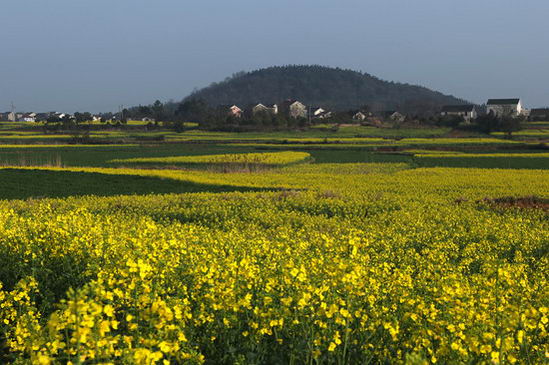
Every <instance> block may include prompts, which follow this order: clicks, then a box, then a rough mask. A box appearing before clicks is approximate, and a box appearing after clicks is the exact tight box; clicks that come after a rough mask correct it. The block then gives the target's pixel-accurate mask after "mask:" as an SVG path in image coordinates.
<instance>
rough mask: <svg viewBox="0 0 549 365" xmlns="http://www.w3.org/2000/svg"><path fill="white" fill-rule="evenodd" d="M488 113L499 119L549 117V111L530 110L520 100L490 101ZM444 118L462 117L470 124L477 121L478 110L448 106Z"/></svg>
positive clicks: (473, 106)
mask: <svg viewBox="0 0 549 365" xmlns="http://www.w3.org/2000/svg"><path fill="white" fill-rule="evenodd" d="M486 113H488V114H493V115H496V116H498V117H503V116H512V117H517V116H524V117H530V119H532V118H533V117H534V116H536V117H538V116H539V117H543V118H546V117H548V116H549V109H532V110H528V109H526V108H524V106H523V105H522V101H521V100H520V98H514V99H488V101H487V102H486ZM441 115H442V116H460V117H463V119H464V120H465V122H467V123H469V122H471V120H473V119H476V117H477V116H478V110H477V107H476V106H475V105H446V106H444V107H442V111H441Z"/></svg>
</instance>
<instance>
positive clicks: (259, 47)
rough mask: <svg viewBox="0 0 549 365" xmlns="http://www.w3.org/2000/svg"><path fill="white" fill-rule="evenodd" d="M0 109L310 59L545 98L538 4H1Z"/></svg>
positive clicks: (48, 105)
mask: <svg viewBox="0 0 549 365" xmlns="http://www.w3.org/2000/svg"><path fill="white" fill-rule="evenodd" d="M1 2H2V4H1V7H0V46H1V51H0V112H1V111H7V110H9V108H10V104H11V102H13V103H15V105H16V107H17V110H19V111H54V110H55V111H65V112H74V111H90V112H108V111H117V110H118V107H119V105H124V106H134V105H139V104H142V105H145V104H150V103H152V102H154V101H155V100H156V99H160V100H161V101H167V100H180V99H182V98H183V97H185V96H186V95H188V94H189V93H190V92H191V91H192V90H193V89H195V88H201V87H204V86H207V85H209V84H210V83H211V82H216V81H221V80H223V79H225V78H226V77H227V76H230V75H232V74H233V73H236V72H239V71H243V70H244V71H251V70H255V69H259V68H263V67H268V66H273V65H287V64H319V65H324V66H334V67H342V68H349V69H353V70H357V71H363V72H368V73H370V74H372V75H374V76H377V77H379V78H382V79H385V80H392V81H398V82H405V83H411V84H419V85H423V86H426V87H429V88H431V89H434V90H437V91H441V92H443V93H446V94H452V95H455V96H457V97H460V98H464V99H467V100H470V101H472V102H475V103H483V102H485V101H486V99H488V98H510V97H520V98H522V99H523V102H524V104H525V105H526V106H527V107H541V106H549V47H547V45H548V44H549V30H548V26H547V15H549V1H547V0H521V1H516V0H514V1H510V0H460V1H457V0H377V1H369V0H361V1H359V0H338V1H336V0H331V1H327V0H277V1H265V0H232V1H227V0H224V1H222V0H216V1H214V0H154V1H153V0H147V1H145V0H48V1H44V0H1Z"/></svg>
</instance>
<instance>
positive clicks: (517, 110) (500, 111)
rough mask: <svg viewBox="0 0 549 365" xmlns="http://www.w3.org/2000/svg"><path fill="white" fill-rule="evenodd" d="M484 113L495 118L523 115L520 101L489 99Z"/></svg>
mask: <svg viewBox="0 0 549 365" xmlns="http://www.w3.org/2000/svg"><path fill="white" fill-rule="evenodd" d="M486 112H487V113H492V114H494V115H497V116H500V117H501V116H517V115H522V114H523V113H524V108H523V106H522V102H521V100H520V99H489V100H488V102H487V103H486Z"/></svg>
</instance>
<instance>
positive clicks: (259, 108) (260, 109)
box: [252, 103, 278, 115]
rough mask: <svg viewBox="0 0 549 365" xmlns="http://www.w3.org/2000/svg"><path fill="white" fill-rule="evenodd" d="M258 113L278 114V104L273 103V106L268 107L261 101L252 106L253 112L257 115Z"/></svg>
mask: <svg viewBox="0 0 549 365" xmlns="http://www.w3.org/2000/svg"><path fill="white" fill-rule="evenodd" d="M258 113H265V114H272V115H276V114H278V105H276V104H273V105H272V106H271V107H268V106H266V105H263V104H261V103H259V104H257V105H255V106H254V107H253V108H252V114H253V115H256V114H258Z"/></svg>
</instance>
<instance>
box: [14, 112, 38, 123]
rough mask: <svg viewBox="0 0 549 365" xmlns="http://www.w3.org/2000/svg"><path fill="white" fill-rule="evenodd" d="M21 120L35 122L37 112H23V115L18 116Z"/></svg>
mask: <svg viewBox="0 0 549 365" xmlns="http://www.w3.org/2000/svg"><path fill="white" fill-rule="evenodd" d="M18 120H19V121H20V122H35V121H36V113H23V114H22V115H21V117H19V118H18Z"/></svg>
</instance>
